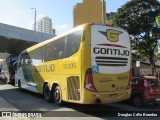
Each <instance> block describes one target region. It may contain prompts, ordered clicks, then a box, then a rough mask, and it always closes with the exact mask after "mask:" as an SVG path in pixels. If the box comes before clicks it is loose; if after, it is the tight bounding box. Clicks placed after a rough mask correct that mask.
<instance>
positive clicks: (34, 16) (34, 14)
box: [31, 8, 36, 31]
mask: <svg viewBox="0 0 160 120" xmlns="http://www.w3.org/2000/svg"><path fill="white" fill-rule="evenodd" d="M31 9H34V10H35V14H34V30H35V31H36V8H31Z"/></svg>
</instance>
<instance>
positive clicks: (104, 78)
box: [15, 23, 131, 105]
mask: <svg viewBox="0 0 160 120" xmlns="http://www.w3.org/2000/svg"><path fill="white" fill-rule="evenodd" d="M130 70H131V45H130V39H129V34H128V33H127V32H126V31H125V30H123V29H121V28H118V27H113V26H107V25H99V24H94V23H92V24H84V25H81V26H78V27H76V28H74V29H73V30H71V31H69V32H67V33H65V34H63V35H60V36H56V37H54V38H52V39H49V40H46V41H44V42H41V43H39V44H37V45H34V46H32V47H30V48H28V49H26V50H24V51H23V52H22V53H21V54H20V55H19V57H18V61H17V73H16V80H15V84H16V85H17V86H18V87H19V88H20V89H27V90H30V91H33V92H37V93H41V94H43V95H44V98H45V100H47V101H51V100H53V101H54V103H55V104H58V105H60V104H61V103H62V102H63V101H65V102H72V103H80V104H96V103H99V104H106V103H114V102H119V101H122V100H126V99H128V98H129V97H130V93H131V71H130Z"/></svg>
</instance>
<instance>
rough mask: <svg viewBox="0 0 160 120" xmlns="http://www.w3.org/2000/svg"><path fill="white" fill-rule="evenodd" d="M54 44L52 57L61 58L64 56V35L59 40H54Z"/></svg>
mask: <svg viewBox="0 0 160 120" xmlns="http://www.w3.org/2000/svg"><path fill="white" fill-rule="evenodd" d="M54 44H55V46H54V50H53V52H54V57H53V59H54V60H56V59H62V58H65V57H66V55H65V37H63V38H60V39H59V40H57V41H55V42H54Z"/></svg>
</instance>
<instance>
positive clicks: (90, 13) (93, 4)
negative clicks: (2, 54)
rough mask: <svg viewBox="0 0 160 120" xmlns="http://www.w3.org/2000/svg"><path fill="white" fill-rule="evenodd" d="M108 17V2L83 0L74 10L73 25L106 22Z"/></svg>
mask: <svg viewBox="0 0 160 120" xmlns="http://www.w3.org/2000/svg"><path fill="white" fill-rule="evenodd" d="M105 18H106V2H105V1H104V0H83V3H77V5H75V6H74V10H73V21H74V23H73V26H74V27H76V26H78V25H81V24H84V23H91V22H94V23H100V24H104V23H105Z"/></svg>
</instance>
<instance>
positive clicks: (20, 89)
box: [18, 80, 23, 92]
mask: <svg viewBox="0 0 160 120" xmlns="http://www.w3.org/2000/svg"><path fill="white" fill-rule="evenodd" d="M18 88H19V91H21V92H22V91H23V89H22V86H21V81H20V80H18Z"/></svg>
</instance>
